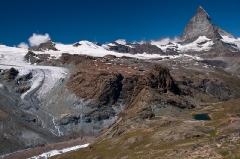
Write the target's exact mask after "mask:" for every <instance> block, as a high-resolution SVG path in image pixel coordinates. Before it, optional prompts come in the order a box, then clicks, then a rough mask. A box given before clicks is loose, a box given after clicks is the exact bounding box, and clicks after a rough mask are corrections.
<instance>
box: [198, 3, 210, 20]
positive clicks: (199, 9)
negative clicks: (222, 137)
mask: <svg viewBox="0 0 240 159" xmlns="http://www.w3.org/2000/svg"><path fill="white" fill-rule="evenodd" d="M197 14H202V15H206V17H207V19H208V20H209V21H211V17H210V16H209V14H208V13H207V12H206V11H205V10H204V9H203V8H202V7H201V6H199V7H198V9H197Z"/></svg>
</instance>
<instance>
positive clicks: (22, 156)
mask: <svg viewBox="0 0 240 159" xmlns="http://www.w3.org/2000/svg"><path fill="white" fill-rule="evenodd" d="M95 140H96V138H95V137H84V138H82V139H81V138H77V139H75V140H69V141H65V142H59V143H54V144H48V145H46V146H44V147H36V148H33V149H28V150H23V151H21V152H16V153H13V154H11V155H9V156H6V157H4V158H3V159H26V158H29V157H33V156H37V155H40V154H42V153H44V152H48V151H51V150H61V149H64V148H67V147H73V146H76V145H83V144H86V143H92V142H94V141H95Z"/></svg>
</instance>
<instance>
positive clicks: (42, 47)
mask: <svg viewBox="0 0 240 159" xmlns="http://www.w3.org/2000/svg"><path fill="white" fill-rule="evenodd" d="M28 50H29V51H48V50H53V51H57V49H56V48H55V44H54V43H53V42H52V40H48V41H47V42H45V43H41V44H40V45H39V46H37V47H31V48H29V49H28Z"/></svg>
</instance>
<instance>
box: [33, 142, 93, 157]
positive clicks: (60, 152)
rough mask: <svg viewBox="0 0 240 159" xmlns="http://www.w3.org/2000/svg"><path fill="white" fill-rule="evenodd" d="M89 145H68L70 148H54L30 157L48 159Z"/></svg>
mask: <svg viewBox="0 0 240 159" xmlns="http://www.w3.org/2000/svg"><path fill="white" fill-rule="evenodd" d="M88 145H89V144H84V145H77V146H73V147H68V148H65V149H62V150H52V151H49V152H45V153H43V154H41V155H39V156H33V157H30V158H29V159H40V158H43V159H48V158H49V157H53V156H56V155H59V154H63V153H66V152H69V151H74V150H77V149H80V148H85V147H88Z"/></svg>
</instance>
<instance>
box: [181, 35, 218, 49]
mask: <svg viewBox="0 0 240 159" xmlns="http://www.w3.org/2000/svg"><path fill="white" fill-rule="evenodd" d="M212 45H213V41H212V40H211V39H208V38H207V37H206V36H199V37H198V39H196V40H195V41H193V42H192V43H189V44H186V45H181V44H178V49H179V50H180V52H182V53H185V52H188V51H209V50H210V49H211V46H212Z"/></svg>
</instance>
